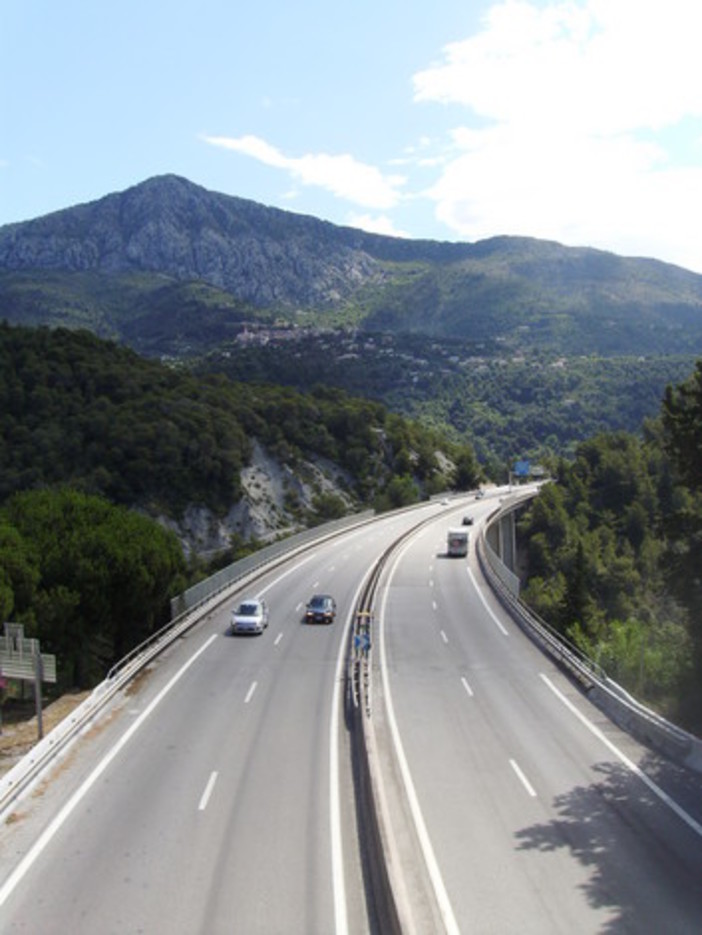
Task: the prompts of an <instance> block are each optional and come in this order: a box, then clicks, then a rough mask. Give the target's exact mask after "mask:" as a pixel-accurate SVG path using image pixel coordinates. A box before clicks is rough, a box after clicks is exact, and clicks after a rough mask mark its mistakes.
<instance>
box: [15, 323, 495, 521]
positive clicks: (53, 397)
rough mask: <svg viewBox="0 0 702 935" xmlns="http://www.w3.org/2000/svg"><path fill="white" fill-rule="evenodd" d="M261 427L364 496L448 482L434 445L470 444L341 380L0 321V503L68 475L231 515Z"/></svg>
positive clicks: (119, 498)
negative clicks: (226, 364)
mask: <svg viewBox="0 0 702 935" xmlns="http://www.w3.org/2000/svg"><path fill="white" fill-rule="evenodd" d="M254 438H256V439H257V440H259V441H260V442H261V443H262V444H263V445H265V446H266V447H267V448H268V449H269V450H270V451H271V452H272V453H273V454H274V455H275V456H277V457H278V458H279V460H280V462H281V464H289V465H291V466H292V467H294V465H295V462H296V460H297V459H299V458H300V457H302V456H303V455H304V456H316V457H323V458H327V459H329V460H330V461H333V462H335V463H336V464H338V465H339V467H340V468H342V469H343V470H344V471H346V472H347V473H348V475H349V476H350V477H351V478H352V480H353V488H352V489H351V490H350V491H349V492H350V494H351V495H352V496H354V497H355V498H356V501H357V503H359V504H361V505H367V504H369V503H371V502H373V501H374V499H375V498H377V497H380V496H382V495H383V494H384V492H385V490H386V488H387V487H388V486H389V485H391V484H392V485H393V486H396V485H397V479H398V476H399V477H403V476H404V477H406V479H407V481H408V482H411V483H412V484H414V485H415V487H414V491H415V495H416V496H421V495H422V493H423V492H424V493H426V491H427V490H428V489H434V488H435V486H439V487H441V486H442V485H446V484H447V483H450V482H452V478H449V477H446V476H445V474H444V472H443V468H442V466H441V465H440V464H439V461H438V460H437V457H436V452H437V451H439V450H441V449H443V450H444V452H445V453H446V454H449V455H451V456H453V457H456V458H457V457H458V456H459V455H461V454H463V455H465V450H464V449H465V446H464V448H463V449H462V448H461V446H457V445H455V444H451V443H450V442H448V441H446V440H445V439H443V438H442V437H441V436H440V435H439V434H438V433H435V432H432V431H430V430H428V429H425V428H423V427H422V426H420V425H419V424H417V423H411V422H409V421H407V420H404V419H402V418H400V417H399V416H393V415H391V414H389V413H388V412H387V411H386V410H385V408H384V407H383V406H381V405H379V404H378V403H373V402H368V401H366V400H362V399H354V398H352V397H350V396H348V395H346V394H345V393H343V392H342V391H340V390H334V389H324V388H317V390H316V391H315V392H314V393H311V394H301V393H298V392H295V391H293V390H291V389H286V388H284V387H277V386H274V385H272V384H239V383H235V382H233V381H231V380H229V379H227V378H226V377H223V376H204V377H199V376H195V375H193V374H191V373H190V372H188V371H187V370H185V369H182V368H173V367H169V366H165V365H164V364H161V363H157V362H155V361H148V360H144V359H142V358H141V357H139V356H138V355H137V354H135V353H134V352H132V351H129V350H127V349H125V348H121V347H118V346H117V345H114V344H111V343H109V342H104V341H100V340H99V339H97V338H95V337H94V336H93V335H91V334H89V333H87V332H73V331H67V330H64V329H57V330H49V329H46V328H40V329H37V330H34V329H26V328H13V327H10V326H8V325H1V326H0V502H1V501H2V500H3V499H5V498H6V497H8V496H10V495H11V494H12V493H14V492H17V491H20V490H26V489H32V488H38V487H44V486H47V485H55V484H70V485H72V486H74V487H77V488H80V489H82V490H85V491H87V492H90V493H98V494H101V495H103V496H105V497H107V498H108V499H109V500H111V501H112V502H114V503H119V504H124V505H127V506H138V507H139V508H141V509H142V510H145V511H146V512H148V513H151V514H153V515H158V514H160V513H164V514H165V515H168V516H173V517H177V516H178V515H179V514H180V513H182V511H183V510H184V509H185V508H186V507H187V506H188V505H190V504H193V503H195V504H203V505H205V506H207V507H209V508H210V509H211V510H213V511H215V512H220V513H221V512H225V511H226V510H227V509H228V508H230V507H231V505H232V504H233V503H235V502H236V501H237V499H238V498H239V497H240V495H241V485H240V472H241V469H242V467H244V465H246V464H247V463H248V461H249V459H250V455H251V442H252V439H254ZM464 460H465V458H464ZM476 470H477V468H476Z"/></svg>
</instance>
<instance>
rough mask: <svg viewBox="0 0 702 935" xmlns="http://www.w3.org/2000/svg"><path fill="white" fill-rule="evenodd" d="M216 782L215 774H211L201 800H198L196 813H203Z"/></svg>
mask: <svg viewBox="0 0 702 935" xmlns="http://www.w3.org/2000/svg"><path fill="white" fill-rule="evenodd" d="M216 782H217V773H216V772H213V773H212V774H211V775H210V778H209V779H208V780H207V785H206V786H205V791H204V792H203V793H202V798H201V799H200V804H199V805H198V807H197V808H198V811H200V812H204V811H205V809H206V808H207V803H208V802H209V801H210V796H211V795H212V790H213V789H214V787H215V783H216Z"/></svg>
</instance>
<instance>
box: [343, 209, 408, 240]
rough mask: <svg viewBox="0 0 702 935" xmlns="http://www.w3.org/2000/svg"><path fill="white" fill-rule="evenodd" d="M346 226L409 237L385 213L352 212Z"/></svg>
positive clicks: (374, 232) (370, 231) (390, 235)
mask: <svg viewBox="0 0 702 935" xmlns="http://www.w3.org/2000/svg"><path fill="white" fill-rule="evenodd" d="M347 223H348V226H349V227H355V228H358V229H360V230H364V231H368V232H369V233H370V234H385V235H387V236H388V237H409V234H407V233H406V232H405V231H402V230H398V229H397V228H396V227H395V225H394V223H393V221H392V220H391V219H390V218H389V217H388V216H387V215H385V214H381V215H370V214H352V215H350V216H349V218H348V222H347Z"/></svg>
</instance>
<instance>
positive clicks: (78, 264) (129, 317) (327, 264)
mask: <svg viewBox="0 0 702 935" xmlns="http://www.w3.org/2000/svg"><path fill="white" fill-rule="evenodd" d="M0 319H4V320H7V321H9V322H12V323H20V324H31V325H37V324H49V325H59V324H60V325H67V326H69V327H87V328H89V329H90V330H93V331H94V332H95V333H97V334H99V335H101V336H103V337H111V338H114V339H116V340H119V341H122V342H124V343H127V344H129V345H131V346H133V347H134V348H136V349H137V350H140V351H142V352H145V353H151V354H166V353H167V354H172V355H176V356H178V355H182V354H188V353H194V352H198V353H202V352H204V351H207V350H209V349H212V348H215V347H217V346H218V345H219V344H221V343H222V341H226V340H228V339H229V338H231V337H232V336H233V335H235V334H236V333H237V332H238V331H240V330H241V329H242V328H243V327H244V326H245V324H246V323H248V322H272V321H277V322H288V323H289V324H290V325H292V324H295V325H297V326H299V325H300V324H307V325H311V326H317V327H319V326H322V327H335V326H339V325H344V326H353V327H354V328H357V329H361V330H365V331H374V332H380V331H385V332H391V333H396V334H416V335H421V334H426V335H430V336H433V337H437V338H455V339H465V340H472V341H485V342H499V344H500V346H501V347H502V348H504V349H506V350H509V351H511V352H514V351H516V350H530V349H547V350H549V351H553V352H554V353H565V354H603V355H617V354H622V353H626V354H649V353H656V354H661V353H662V354H673V353H687V354H694V353H698V352H700V351H702V276H699V275H697V274H695V273H692V272H689V271H687V270H684V269H681V268H679V267H675V266H672V265H670V264H665V263H662V262H659V261H656V260H648V259H636V258H624V257H619V256H616V255H615V254H612V253H607V252H603V251H599V250H594V249H590V248H569V247H564V246H561V245H560V244H557V243H553V242H549V241H541V240H536V239H531V238H523V237H495V238H491V239H489V240H484V241H479V242H477V243H473V244H470V243H448V242H446V243H444V242H438V241H428V240H408V239H403V238H396V237H386V236H382V235H377V234H369V233H365V232H363V231H359V230H355V229H352V228H348V227H338V226H335V225H333V224H330V223H328V222H325V221H321V220H318V219H316V218H313V217H307V216H303V215H299V214H294V213H291V212H286V211H281V210H278V209H274V208H269V207H265V206H263V205H260V204H257V203H255V202H252V201H247V200H245V199H241V198H235V197H232V196H228V195H222V194H218V193H215V192H210V191H207V190H206V189H204V188H201V187H200V186H197V185H194V184H192V183H191V182H189V181H187V180H186V179H183V178H179V177H177V176H172V175H168V176H161V177H156V178H152V179H149V180H148V181H145V182H143V183H141V184H139V185H136V186H135V187H133V188H130V189H128V190H126V191H124V192H119V193H114V194H110V195H107V196H106V197H104V198H101V199H99V200H97V201H94V202H91V203H89V204H84V205H78V206H76V207H71V208H67V209H65V210H63V211H59V212H55V213H53V214H49V215H46V216H44V217H41V218H37V219H35V220H32V221H26V222H23V223H19V224H11V225H6V226H4V227H0Z"/></svg>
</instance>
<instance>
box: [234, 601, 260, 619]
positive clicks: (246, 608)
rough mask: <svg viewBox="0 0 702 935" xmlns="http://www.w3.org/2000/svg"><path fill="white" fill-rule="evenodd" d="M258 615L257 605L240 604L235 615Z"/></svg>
mask: <svg viewBox="0 0 702 935" xmlns="http://www.w3.org/2000/svg"><path fill="white" fill-rule="evenodd" d="M257 613H259V606H258V604H240V605H239V609H238V610H237V614H240V615H241V616H242V617H255V616H256V614H257Z"/></svg>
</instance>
